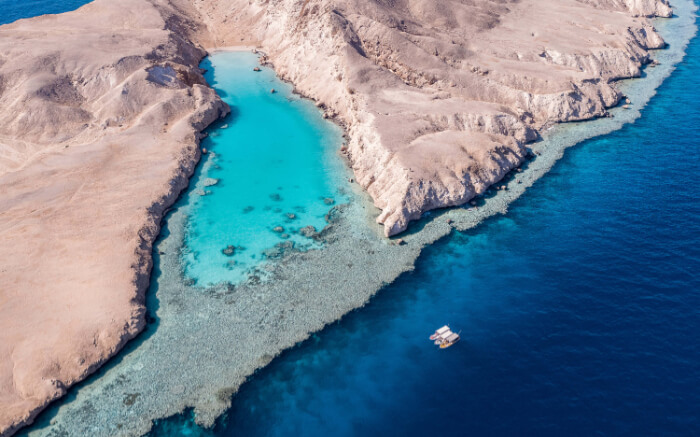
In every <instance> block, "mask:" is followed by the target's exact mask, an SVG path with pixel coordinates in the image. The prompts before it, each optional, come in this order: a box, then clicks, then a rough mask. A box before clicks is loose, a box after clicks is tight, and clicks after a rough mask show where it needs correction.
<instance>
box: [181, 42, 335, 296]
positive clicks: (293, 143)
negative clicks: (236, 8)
mask: <svg viewBox="0 0 700 437" xmlns="http://www.w3.org/2000/svg"><path fill="white" fill-rule="evenodd" d="M256 66H258V60H257V56H256V55H254V54H253V53H250V52H219V53H216V54H214V55H212V56H211V57H209V58H207V59H206V60H205V61H204V62H203V63H202V68H204V69H206V70H207V73H206V75H205V76H206V79H207V81H208V82H209V83H210V84H211V85H212V86H213V87H214V88H216V90H217V91H218V92H219V94H220V95H221V96H222V97H223V99H224V100H225V101H226V103H228V104H229V105H230V106H231V115H230V116H229V117H228V118H227V119H225V120H223V122H221V123H219V124H217V125H215V126H213V127H212V129H210V133H211V136H210V137H209V138H207V140H206V141H204V142H203V147H205V148H207V149H209V150H211V151H213V152H214V153H213V154H211V153H210V154H209V155H205V161H206V162H205V165H204V166H203V167H202V168H203V169H204V170H202V171H200V173H199V174H198V175H197V178H195V180H196V181H197V182H196V183H197V187H196V189H194V190H191V191H190V193H189V194H188V196H189V198H188V201H189V202H190V203H193V205H192V208H191V211H192V213H191V216H190V220H189V225H188V231H187V235H186V242H185V244H186V247H187V249H188V252H187V253H186V254H185V262H186V273H187V274H188V276H190V277H191V278H193V279H195V280H196V281H197V283H198V284H200V285H210V284H214V283H217V282H222V281H236V280H240V279H242V278H244V277H245V276H246V274H247V272H248V270H249V269H250V268H251V267H255V266H257V265H259V264H260V261H261V260H264V259H265V258H266V254H265V252H266V251H268V250H269V249H271V248H274V247H275V246H276V245H278V244H280V243H285V244H292V243H293V244H294V245H295V246H296V247H303V246H313V244H314V243H313V240H311V239H309V238H307V237H305V236H303V235H300V234H299V230H300V229H301V228H304V227H307V226H313V227H314V228H315V229H317V230H321V229H323V227H324V226H325V225H326V221H325V216H326V214H327V213H328V211H329V210H330V208H332V205H333V204H335V203H336V202H342V201H343V200H345V198H344V196H342V195H341V194H340V193H338V190H337V187H338V186H339V185H340V184H339V182H342V178H343V175H345V174H346V172H345V171H344V169H343V167H342V165H343V164H342V162H341V161H340V160H339V159H338V158H337V155H336V154H335V153H336V150H337V149H338V148H339V147H340V144H341V143H342V141H343V139H342V132H341V130H340V129H339V128H336V127H335V126H334V125H332V124H330V123H328V122H326V121H325V120H323V119H322V118H321V117H319V116H318V109H316V107H315V106H314V105H313V104H312V103H311V102H309V101H307V100H302V99H300V98H299V97H298V96H294V95H293V94H292V88H291V86H290V85H287V84H284V83H282V82H280V80H279V79H278V78H277V77H276V76H275V73H274V71H273V70H271V69H268V68H265V69H263V70H262V71H260V72H257V73H252V70H253V68H254V67H256ZM273 88H274V89H275V91H276V92H275V93H274V94H273V93H271V92H270V90H271V89H273ZM222 127H223V129H222ZM207 178H208V179H207ZM214 182H216V184H215V185H211V186H207V185H208V184H212V183H214ZM205 193H206V194H205ZM201 194H205V195H203V196H202V195H201ZM224 252H226V253H224ZM268 255H269V253H268Z"/></svg>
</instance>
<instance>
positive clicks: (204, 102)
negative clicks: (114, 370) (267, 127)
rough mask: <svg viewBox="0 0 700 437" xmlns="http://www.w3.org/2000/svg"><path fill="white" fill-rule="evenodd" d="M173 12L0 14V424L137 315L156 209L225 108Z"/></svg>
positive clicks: (71, 373)
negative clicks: (4, 20)
mask: <svg viewBox="0 0 700 437" xmlns="http://www.w3.org/2000/svg"><path fill="white" fill-rule="evenodd" d="M183 16H185V15H184V14H183V13H182V12H181V11H179V10H176V9H175V8H174V7H172V6H169V5H158V6H155V5H152V4H150V3H146V2H142V1H138V0H128V1H126V2H119V4H116V3H114V2H110V1H102V2H97V3H94V4H90V5H88V6H86V7H84V8H82V9H81V10H80V11H78V12H76V13H70V14H63V15H59V16H45V17H40V18H36V19H31V20H22V21H19V22H17V23H14V24H11V25H7V26H2V27H0V83H2V89H0V105H1V106H2V107H3V111H2V113H0V186H2V192H3V196H2V198H1V199H0V247H2V250H0V266H2V271H1V272H0V435H8V434H11V433H12V432H13V431H14V430H16V429H17V428H18V427H20V426H22V425H23V424H26V423H28V422H31V421H32V420H33V417H34V416H35V415H36V414H37V413H38V412H39V411H40V410H41V409H43V408H44V407H45V406H46V405H47V404H48V403H49V402H50V401H52V400H53V399H56V398H58V397H60V396H62V395H63V394H64V393H65V391H66V389H67V387H69V386H71V385H72V384H74V383H75V382H77V381H80V380H82V379H84V378H85V377H86V376H87V375H89V374H90V373H92V372H93V371H94V370H95V369H96V368H97V367H99V366H100V365H101V364H102V363H104V362H105V361H106V360H107V359H108V358H110V357H111V356H112V355H114V354H115V353H116V352H117V351H118V350H120V349H121V348H122V347H123V346H124V344H125V343H126V342H127V341H128V340H130V339H131V338H133V337H134V336H136V335H137V334H138V333H139V332H140V331H141V330H142V329H143V326H144V323H145V308H144V295H145V291H146V289H147V288H148V285H149V281H150V272H151V267H152V258H151V247H152V243H153V241H154V240H155V238H156V237H157V235H158V233H159V231H160V220H161V217H162V216H163V214H164V211H165V210H166V208H167V207H169V206H170V205H172V203H173V202H174V201H175V199H176V198H177V196H178V195H179V193H180V192H181V190H182V189H184V188H185V187H186V186H187V183H188V179H189V176H190V175H191V174H192V172H193V171H194V166H195V164H196V162H197V160H198V157H199V150H198V147H197V143H198V138H199V135H200V134H199V132H200V131H201V130H202V129H204V128H205V127H206V126H207V125H209V124H210V123H212V122H213V121H214V120H216V119H217V118H218V117H220V116H222V115H223V114H224V113H225V112H227V111H228V108H227V107H226V105H225V104H224V103H223V102H222V101H221V100H220V99H219V97H218V96H217V95H216V93H214V92H213V90H212V89H211V88H209V87H208V86H206V83H205V81H204V79H203V77H202V75H201V72H200V71H199V68H198V64H199V61H200V60H201V58H202V57H203V56H205V54H206V52H205V51H204V50H202V49H201V48H198V47H196V46H194V45H193V44H192V43H191V42H189V40H188V39H187V38H186V35H187V33H188V32H189V29H190V26H191V24H189V23H188V22H187V21H185V20H184V19H183ZM104 23H109V26H108V27H107V28H106V29H107V30H105V26H104Z"/></svg>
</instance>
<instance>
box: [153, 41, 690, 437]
mask: <svg viewBox="0 0 700 437" xmlns="http://www.w3.org/2000/svg"><path fill="white" fill-rule="evenodd" d="M698 101H700V44H698V41H697V39H696V40H695V41H694V42H693V43H691V45H690V47H689V50H688V57H687V59H686V62H685V63H683V64H682V65H680V67H679V68H678V70H677V71H676V72H675V73H674V75H673V76H672V77H671V78H670V79H669V80H668V81H667V82H666V83H665V84H664V85H663V86H662V87H661V88H660V89H659V94H658V95H657V96H656V97H655V98H654V99H653V100H652V102H651V103H650V104H649V106H648V107H647V108H646V109H645V110H644V111H643V117H642V118H641V119H639V120H638V121H637V122H636V123H635V124H633V125H629V126H627V127H626V128H624V129H622V130H620V131H618V132H616V133H614V134H611V135H607V136H605V137H602V138H599V139H595V140H592V141H587V142H584V143H582V144H580V145H578V146H577V147H575V148H573V149H570V150H569V151H568V152H567V153H566V156H565V157H564V159H562V160H561V161H560V162H559V163H558V164H557V165H556V166H555V168H554V169H553V170H552V171H551V173H549V174H548V175H547V176H546V177H544V178H543V179H541V180H540V181H539V182H538V183H537V184H536V185H535V186H534V187H533V188H532V189H531V190H530V191H529V193H528V194H527V195H525V196H523V197H522V198H521V199H520V200H519V201H517V202H516V203H515V204H513V205H512V206H511V208H510V211H509V213H508V215H507V216H503V217H498V218H495V219H492V220H490V221H488V222H486V223H484V224H483V225H482V226H480V227H479V228H478V229H476V230H475V231H474V232H471V233H467V234H456V235H453V236H452V237H450V238H449V239H446V240H444V241H442V242H439V243H438V244H435V245H434V246H432V247H430V248H428V249H426V250H425V252H424V254H423V255H422V256H421V258H420V260H419V262H418V264H417V266H416V270H415V271H414V272H412V273H409V274H406V275H404V276H402V277H401V278H400V279H399V280H397V281H396V282H395V283H394V284H392V285H391V286H389V287H387V288H386V289H384V290H382V291H381V292H380V293H379V295H378V296H377V297H376V298H375V299H374V300H373V301H372V302H371V303H370V304H369V305H368V306H366V307H365V308H362V309H360V310H358V311H355V312H353V313H351V314H349V315H348V316H347V317H345V318H344V319H343V320H342V321H340V322H338V323H337V324H334V325H332V326H330V327H328V328H327V329H325V330H324V331H323V332H321V333H320V334H318V335H316V336H314V337H313V338H312V339H310V340H309V341H306V342H304V343H303V344H302V345H300V346H299V347H297V348H295V349H293V350H290V351H287V352H285V353H284V354H283V355H282V356H281V357H280V358H279V359H277V360H275V361H274V362H273V363H272V364H271V365H270V366H269V367H267V368H265V369H263V370H262V371H260V372H258V373H257V374H256V375H255V376H254V377H253V378H251V380H250V381H249V382H248V383H246V384H245V385H244V386H243V388H242V389H241V391H240V392H239V394H238V395H237V396H235V397H234V399H233V406H232V408H231V409H230V411H229V412H228V414H227V416H226V417H225V418H224V419H222V420H221V421H220V423H219V424H218V425H217V426H216V428H215V429H214V430H213V431H203V430H200V429H197V428H196V427H194V426H193V425H192V420H191V415H185V416H182V417H177V418H173V419H169V420H166V421H163V422H161V423H159V424H158V426H157V428H156V430H155V431H154V434H155V435H193V434H201V433H204V434H213V435H217V436H233V435H236V436H289V435H295V434H296V435H303V436H328V435H333V436H351V435H376V436H383V435H404V436H406V435H410V436H425V435H441V436H461V435H470V434H471V435H498V436H512V435H538V436H562V435H581V436H590V435H629V436H638V435H677V436H692V435H700V343H699V342H698V330H699V329H700V183H698V181H697V175H698V174H700V159H698V154H699V152H700V139H699V135H700V105H699V104H698ZM444 323H449V324H450V325H451V326H452V327H453V328H454V329H455V330H461V331H462V337H463V340H462V342H461V343H460V344H458V345H457V346H456V347H453V348H451V349H448V350H438V349H436V348H435V347H434V346H433V345H432V344H431V342H429V341H428V339H427V337H428V336H429V335H430V334H431V333H432V331H433V330H434V329H435V328H437V327H439V326H441V325H442V324H444Z"/></svg>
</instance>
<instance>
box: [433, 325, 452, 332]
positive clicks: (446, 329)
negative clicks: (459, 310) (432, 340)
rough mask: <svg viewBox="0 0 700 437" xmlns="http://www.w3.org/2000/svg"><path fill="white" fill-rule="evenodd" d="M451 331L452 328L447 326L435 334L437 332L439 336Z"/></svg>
mask: <svg viewBox="0 0 700 437" xmlns="http://www.w3.org/2000/svg"><path fill="white" fill-rule="evenodd" d="M449 330H450V327H449V326H447V325H445V326H443V327H442V328H440V329H438V330H437V331H435V332H437V333H438V334H443V333H444V332H446V331H449Z"/></svg>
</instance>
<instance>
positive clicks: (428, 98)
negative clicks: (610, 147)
mask: <svg viewBox="0 0 700 437" xmlns="http://www.w3.org/2000/svg"><path fill="white" fill-rule="evenodd" d="M196 5H197V7H198V8H199V10H200V11H201V17H202V18H201V20H202V21H204V22H207V23H208V28H209V29H210V30H211V36H210V39H211V41H209V42H208V44H210V45H230V44H236V43H248V44H251V43H252V44H258V45H259V46H261V47H262V48H263V49H264V50H265V52H266V53H267V54H268V56H269V58H268V59H269V60H270V61H271V62H272V63H274V66H275V68H276V70H277V71H278V73H279V74H281V75H282V76H283V77H285V78H286V79H289V80H290V81H292V82H293V83H294V84H295V86H296V87H297V89H298V90H299V91H300V92H301V93H303V94H305V95H307V96H310V97H312V98H313V99H315V100H318V101H320V102H322V103H323V104H324V107H325V108H326V111H327V113H328V114H329V115H334V116H337V117H338V119H339V120H340V121H341V122H342V123H343V124H344V125H345V126H346V128H347V131H348V134H349V137H350V142H349V144H348V147H347V149H348V156H349V158H350V160H351V162H352V166H353V169H354V170H355V173H356V175H357V181H358V182H359V183H360V184H361V185H362V186H363V187H364V188H365V189H366V190H367V191H368V192H369V193H370V195H371V196H372V197H373V199H374V201H375V204H376V205H377V206H378V207H379V208H381V209H382V214H381V215H380V216H379V217H378V218H377V220H378V221H379V222H380V223H383V224H384V225H385V230H386V235H393V234H396V233H399V232H401V231H403V230H405V229H406V227H407V225H408V222H409V221H410V220H414V219H417V218H419V217H420V216H421V214H422V213H423V212H425V211H427V210H430V209H434V208H440V207H445V206H451V205H459V204H463V203H465V202H467V201H469V200H470V199H471V198H472V197H474V196H475V195H477V194H480V193H483V192H484V190H486V189H487V187H488V186H490V185H491V184H493V183H495V182H497V181H498V180H500V179H501V178H502V177H503V175H504V174H505V173H507V172H508V171H510V170H511V169H512V168H514V167H515V166H517V165H518V164H519V163H520V162H522V161H523V159H524V158H525V156H526V148H525V147H524V144H526V143H527V142H529V141H532V140H534V139H535V138H537V131H538V130H540V129H542V128H543V127H546V126H548V125H549V124H551V123H555V122H565V121H573V120H583V119H588V118H592V117H599V116H603V115H605V114H606V108H607V107H610V106H612V105H615V104H616V103H617V102H618V101H619V99H620V97H621V96H620V94H619V93H618V92H617V91H616V90H615V87H614V84H613V81H615V80H617V79H621V78H629V77H636V76H639V75H640V67H641V66H642V65H643V64H644V63H646V62H648V60H649V54H648V50H649V49H656V48H661V47H663V45H664V42H663V40H662V39H661V38H660V37H659V35H658V34H657V33H656V32H655V30H654V29H653V27H652V26H651V24H650V22H649V21H648V20H647V19H646V18H644V17H653V16H662V17H668V16H670V15H671V9H670V7H669V5H668V4H667V3H666V2H665V0H658V1H657V0H624V1H623V0H544V1H540V0H537V1H535V0H517V1H516V0H511V1H491V0H481V1H464V0H430V1H426V0H397V1H380V0H373V1H366V0H332V1H328V0H324V1H321V0H305V1H293V0H278V1H271V2H253V3H252V4H251V5H249V4H248V2H237V1H231V0H229V1H224V2H217V3H209V2H199V3H196Z"/></svg>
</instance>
